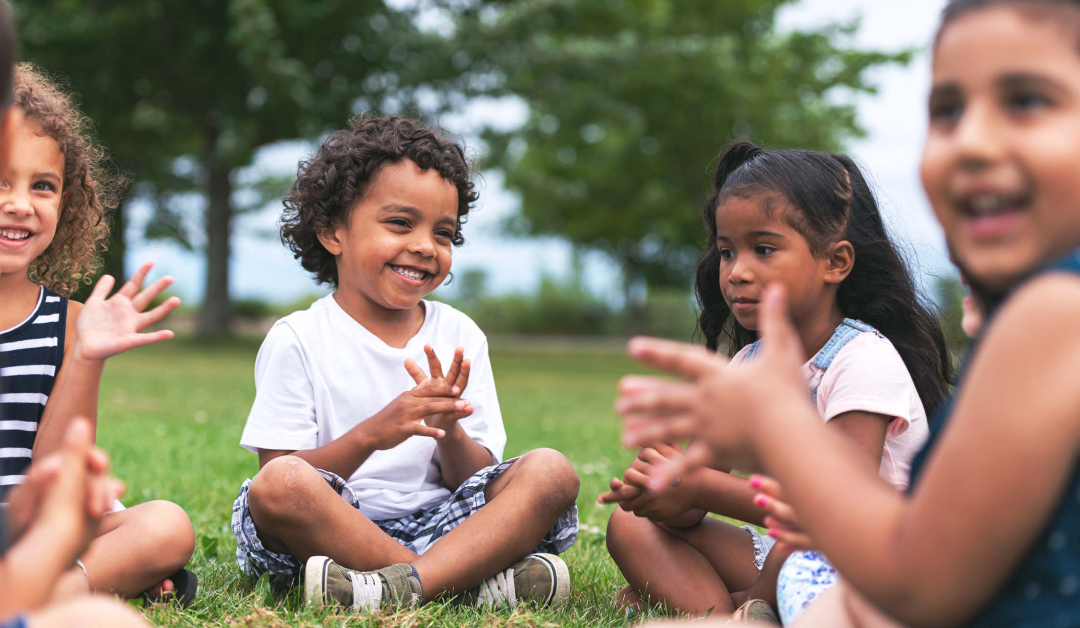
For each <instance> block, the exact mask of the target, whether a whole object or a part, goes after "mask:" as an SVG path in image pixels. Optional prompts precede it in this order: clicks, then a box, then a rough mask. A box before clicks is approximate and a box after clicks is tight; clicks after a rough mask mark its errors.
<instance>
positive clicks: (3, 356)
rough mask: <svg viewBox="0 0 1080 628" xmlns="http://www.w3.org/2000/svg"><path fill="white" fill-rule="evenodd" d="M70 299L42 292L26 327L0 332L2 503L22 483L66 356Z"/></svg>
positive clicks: (0, 481)
mask: <svg viewBox="0 0 1080 628" xmlns="http://www.w3.org/2000/svg"><path fill="white" fill-rule="evenodd" d="M67 306H68V300H67V298H66V297H61V296H58V295H56V294H55V293H53V292H52V291H51V290H48V289H47V288H45V287H44V286H42V288H41V293H40V296H39V297H38V302H37V306H36V307H35V308H34V311H33V312H31V313H30V316H29V317H27V319H26V320H24V321H23V322H22V323H20V324H18V325H16V326H15V327H12V328H11V329H7V330H4V331H0V503H3V502H6V501H7V492H8V490H10V488H11V486H12V485H15V484H19V483H20V482H22V481H23V478H24V477H25V476H24V472H25V470H26V467H27V466H29V465H30V451H31V449H32V448H33V446H34V438H35V437H36V436H37V428H38V422H40V421H41V415H42V414H44V412H45V403H46V402H47V401H48V400H49V394H50V393H51V392H52V387H53V382H54V381H55V380H56V373H57V372H58V371H59V370H60V362H61V360H62V359H63V357H64V330H65V329H66V327H65V326H66V325H67Z"/></svg>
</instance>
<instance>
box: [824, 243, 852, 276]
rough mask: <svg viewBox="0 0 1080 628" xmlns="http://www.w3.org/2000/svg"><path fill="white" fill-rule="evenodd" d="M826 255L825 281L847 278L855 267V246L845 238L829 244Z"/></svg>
mask: <svg viewBox="0 0 1080 628" xmlns="http://www.w3.org/2000/svg"><path fill="white" fill-rule="evenodd" d="M826 255H827V258H826V259H827V260H828V265H826V266H825V283H840V282H841V281H843V280H845V279H847V277H848V275H850V274H851V269H852V268H854V267H855V247H853V246H851V243H850V242H848V241H847V240H841V241H839V242H837V243H836V244H833V245H830V246H829V250H828V251H827V253H826Z"/></svg>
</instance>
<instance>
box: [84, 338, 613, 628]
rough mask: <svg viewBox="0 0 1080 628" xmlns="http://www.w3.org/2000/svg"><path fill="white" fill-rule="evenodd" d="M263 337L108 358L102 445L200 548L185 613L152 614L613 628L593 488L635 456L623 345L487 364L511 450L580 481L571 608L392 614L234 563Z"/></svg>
mask: <svg viewBox="0 0 1080 628" xmlns="http://www.w3.org/2000/svg"><path fill="white" fill-rule="evenodd" d="M258 342H259V341H258V339H250V340H249V339H240V340H232V341H228V342H226V343H217V344H201V343H198V342H195V341H192V340H186V339H182V338H181V339H177V340H173V341H170V342H168V343H165V344H163V345H160V346H154V347H148V348H145V349H140V350H138V351H135V352H132V353H131V354H128V355H123V356H120V357H117V358H114V359H112V360H110V362H109V365H108V368H107V372H106V375H105V381H104V384H103V386H102V395H101V412H100V417H101V418H100V437H99V440H100V442H101V444H102V445H103V446H104V447H105V448H106V449H107V450H108V451H109V452H110V454H111V455H112V458H113V468H114V472H115V474H116V475H117V476H119V477H120V478H122V479H124V480H125V481H126V482H127V484H128V494H127V496H126V497H125V499H124V501H125V502H126V503H128V504H133V503H138V502H142V501H147V500H151V499H167V500H171V501H174V502H176V503H178V504H180V505H181V506H183V508H184V509H185V510H187V512H188V514H189V515H190V516H191V520H192V522H193V523H194V525H195V530H196V533H197V535H198V545H197V548H196V550H195V556H194V558H193V560H192V564H191V565H190V568H192V569H193V570H194V571H195V572H196V573H198V575H199V579H200V582H201V585H200V589H199V598H198V600H197V601H196V602H195V603H194V604H193V605H192V606H191V608H189V609H188V610H187V611H186V612H180V611H179V610H177V609H176V608H172V607H156V608H154V609H150V610H148V611H147V616H148V617H149V618H150V619H151V621H153V622H154V623H156V624H158V625H162V626H218V625H236V626H251V627H263V626H266V627H270V626H273V627H277V626H345V625H348V626H371V625H401V626H406V625H407V626H488V625H494V626H545V625H548V626H550V625H557V626H616V625H626V624H627V620H626V618H625V617H623V616H622V615H620V614H619V613H618V612H616V611H615V610H614V608H613V607H612V603H611V601H612V598H613V596H614V594H615V592H616V591H618V589H619V588H620V587H622V586H623V581H622V578H621V576H620V575H619V573H618V570H617V569H616V568H615V565H614V563H613V562H612V561H611V559H610V558H609V557H608V555H607V551H606V549H605V547H604V535H603V530H604V527H605V524H606V522H607V517H608V514H609V512H610V507H605V508H601V507H599V506H597V505H596V502H595V500H596V496H597V495H598V494H599V493H600V492H601V491H602V490H604V489H605V488H606V486H607V481H608V479H609V478H611V476H612V475H613V474H619V475H621V473H622V471H623V469H624V468H625V464H626V463H627V462H628V461H629V459H630V458H631V454H630V452H627V451H624V450H623V449H622V448H621V446H620V445H619V439H618V435H619V423H618V420H617V419H616V417H615V415H614V414H613V412H612V409H611V405H612V400H613V396H614V392H615V383H616V381H617V380H618V378H619V376H620V375H622V374H624V373H626V372H628V371H630V370H633V369H634V365H633V364H632V363H631V362H630V361H629V360H628V359H627V358H626V357H625V356H624V355H623V354H622V352H621V351H620V350H619V348H618V347H614V346H606V347H605V346H581V345H571V344H565V346H559V345H554V346H553V345H551V344H545V343H532V342H521V341H512V340H501V341H500V340H498V339H495V340H493V341H492V343H491V344H492V363H493V368H494V371H495V380H496V383H497V385H498V390H499V401H500V403H501V405H502V410H503V418H504V420H505V422H506V430H507V432H508V436H509V443H508V445H507V449H506V455H507V457H509V456H512V455H517V454H519V453H522V452H525V451H528V450H530V449H534V448H537V447H553V448H555V449H558V450H559V451H562V452H563V453H565V454H566V455H567V456H568V457H569V458H570V460H571V461H572V462H573V463H574V466H575V467H576V468H577V471H578V474H579V475H580V476H581V480H582V483H581V494H580V496H579V498H578V508H579V509H580V513H581V523H582V530H581V534H580V535H579V536H578V541H577V543H576V545H575V546H574V547H573V549H571V550H570V552H568V553H567V554H565V555H564V556H563V557H564V558H565V559H566V562H567V564H568V565H569V566H570V573H571V578H572V587H573V588H572V594H571V598H570V603H569V604H568V605H566V606H564V607H562V608H561V609H559V610H558V611H556V612H552V611H546V610H535V609H534V610H518V611H515V612H513V613H510V612H500V613H496V614H483V613H480V612H478V611H476V610H473V609H462V608H456V607H452V606H448V605H439V604H435V605H429V606H427V607H425V608H423V609H420V610H411V611H405V612H401V613H398V614H395V615H386V614H382V615H360V616H352V615H345V614H341V613H329V614H328V613H325V612H312V611H309V610H307V609H305V608H304V607H303V604H302V600H300V599H299V598H298V597H297V595H296V593H295V591H294V592H293V593H291V594H283V593H281V592H278V591H273V590H272V589H271V587H270V586H269V585H268V583H267V582H266V581H260V582H251V581H249V580H248V579H247V578H245V577H244V576H242V575H241V573H240V571H239V570H238V569H237V567H236V562H235V559H234V553H235V550H236V543H235V541H234V540H233V535H232V530H231V528H230V526H229V521H230V515H231V506H232V502H233V498H234V497H235V496H236V491H237V489H238V488H239V486H240V484H241V482H243V480H244V479H245V478H248V477H250V476H252V475H254V473H255V472H256V470H257V468H258V467H257V462H256V457H255V455H254V454H252V453H249V452H248V451H246V450H244V449H242V448H241V447H240V445H239V444H238V443H239V440H240V433H241V431H242V429H243V426H244V420H245V418H246V416H247V412H248V409H249V407H250V406H251V401H252V398H253V396H254V394H255V391H254V384H253V382H252V368H253V365H254V361H255V353H256V351H257V350H258Z"/></svg>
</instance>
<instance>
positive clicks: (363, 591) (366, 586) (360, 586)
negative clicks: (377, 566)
mask: <svg viewBox="0 0 1080 628" xmlns="http://www.w3.org/2000/svg"><path fill="white" fill-rule="evenodd" d="M345 573H346V574H347V575H348V576H349V581H350V582H352V592H353V598H352V607H353V610H354V611H358V610H360V609H362V608H368V609H377V608H379V605H380V604H381V603H382V579H380V578H379V574H377V573H369V572H359V571H346V572H345Z"/></svg>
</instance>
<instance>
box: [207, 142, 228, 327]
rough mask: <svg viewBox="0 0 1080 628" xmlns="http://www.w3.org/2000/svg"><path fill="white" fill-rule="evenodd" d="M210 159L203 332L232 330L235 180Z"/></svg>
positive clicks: (211, 149)
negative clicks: (230, 254)
mask: <svg viewBox="0 0 1080 628" xmlns="http://www.w3.org/2000/svg"><path fill="white" fill-rule="evenodd" d="M213 151H214V143H213V142H211V143H210V156H209V157H208V158H207V159H206V171H207V180H206V198H207V201H208V205H207V208H206V294H205V295H204V296H203V303H202V309H201V310H200V311H199V335H200V336H204V337H205V336H223V335H226V334H228V333H229V323H230V319H231V312H230V310H231V307H230V303H229V236H230V235H231V232H232V198H231V197H232V183H231V182H230V181H229V168H228V167H227V166H225V165H224V164H222V163H221V161H220V160H219V159H218V158H217V157H216V156H214V155H213Z"/></svg>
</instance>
